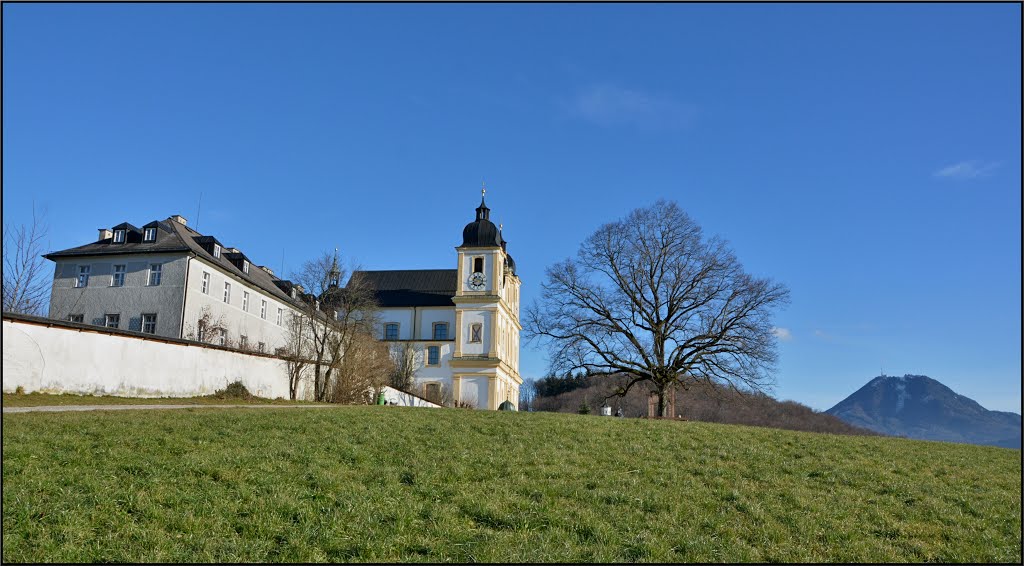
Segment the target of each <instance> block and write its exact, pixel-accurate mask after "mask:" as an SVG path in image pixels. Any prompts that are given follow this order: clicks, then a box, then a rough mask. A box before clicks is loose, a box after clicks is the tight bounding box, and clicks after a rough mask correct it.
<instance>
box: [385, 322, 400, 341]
mask: <svg viewBox="0 0 1024 566" xmlns="http://www.w3.org/2000/svg"><path fill="white" fill-rule="evenodd" d="M384 339H385V340H398V323H397V322H389V323H387V324H385V325H384Z"/></svg>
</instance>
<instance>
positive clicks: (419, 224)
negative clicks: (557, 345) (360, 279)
mask: <svg viewBox="0 0 1024 566" xmlns="http://www.w3.org/2000/svg"><path fill="white" fill-rule="evenodd" d="M1020 10H1021V8H1020V5H1019V4H983V5H972V4H928V5H907V4H902V5H887V4H818V5H811V6H804V5H799V4H772V5H755V4H731V5H698V4H668V5H663V4H644V5H624V4H614V5H545V4H526V5H482V4H474V5H457V4H433V5H410V4H389V5H350V4H326V5H324V4H304V5H285V4H270V5H265V4H255V5H253V4H248V5H238V4H234V5H223V4H222V5H202V4H141V5H128V6H125V5H117V4H92V5H63V4H39V5H31V4H5V5H4V6H3V214H4V222H5V223H7V222H14V223H17V222H21V221H24V220H25V219H26V217H27V216H28V214H29V211H30V207H31V203H32V201H33V200H34V201H35V203H36V205H37V206H40V207H45V208H46V209H47V211H48V217H49V220H50V223H51V233H50V243H49V248H50V249H63V248H67V247H71V246H75V245H80V244H83V243H86V242H87V241H90V240H91V239H93V238H95V235H96V228H99V227H102V226H112V225H114V224H117V223H120V222H122V221H129V222H132V223H135V224H136V225H140V224H142V223H145V222H148V221H150V220H154V219H160V218H166V217H167V216H169V215H171V214H182V215H184V216H186V217H187V218H188V219H189V221H190V225H193V226H194V225H195V224H196V221H197V220H198V224H199V226H198V227H199V230H200V231H201V232H204V233H209V234H213V235H216V236H217V237H218V238H220V239H221V240H222V241H224V242H225V243H226V244H227V245H234V246H236V247H238V248H240V249H242V250H243V251H245V252H246V253H247V254H248V255H249V256H250V257H252V258H253V260H254V261H256V262H258V263H262V264H266V265H269V266H270V267H272V268H274V269H275V270H279V269H280V268H281V266H282V264H283V265H284V270H285V272H286V274H287V272H288V271H290V270H293V269H296V268H297V267H298V266H299V264H301V262H302V261H304V260H306V259H309V258H311V257H312V256H315V255H317V254H318V253H319V252H322V251H326V250H332V249H333V248H334V247H335V246H337V247H338V248H340V250H341V253H342V255H343V256H345V257H346V258H347V259H349V260H354V261H357V262H358V263H359V264H361V265H362V266H363V267H364V268H367V269H426V268H448V267H454V262H455V251H454V246H456V245H458V244H459V243H460V241H461V240H460V238H461V230H462V227H463V226H464V225H465V224H466V222H469V221H470V220H472V217H473V209H474V208H475V206H476V205H477V203H478V202H479V188H480V183H481V181H482V180H486V183H487V186H488V195H487V197H488V198H487V200H488V204H489V205H490V206H491V208H492V218H494V219H497V220H499V221H501V222H503V223H504V225H505V237H506V239H507V240H508V241H509V251H510V252H511V253H512V254H513V256H514V257H515V258H516V261H517V264H518V267H519V272H520V275H521V277H522V279H523V300H524V301H525V302H529V301H532V300H533V299H534V298H535V297H536V296H537V293H538V290H539V284H540V282H541V281H542V279H543V275H544V269H545V267H546V266H548V265H550V264H552V263H554V262H556V261H558V260H560V259H562V258H564V257H566V256H569V255H571V254H573V253H575V250H576V248H577V247H578V245H579V243H580V242H581V241H582V240H583V238H584V237H585V236H586V235H588V234H590V233H591V232H592V231H593V230H594V229H596V228H597V227H598V226H599V225H600V224H602V223H604V222H608V221H611V220H615V219H617V218H619V217H621V216H623V215H624V214H625V213H626V212H627V211H628V210H630V209H632V208H636V207H639V206H647V205H650V204H651V203H653V202H654V201H655V200H657V199H658V198H668V199H674V200H676V201H677V202H678V203H679V204H680V205H681V206H682V207H683V209H684V210H686V211H687V212H688V213H689V214H690V215H691V216H692V217H693V218H694V219H695V220H696V221H697V222H698V223H700V224H701V225H702V226H703V227H704V229H705V230H706V232H708V233H711V234H718V235H721V236H722V237H724V238H726V239H728V240H729V241H730V243H731V245H732V247H733V249H734V250H735V252H736V253H737V255H738V257H739V258H740V260H741V261H742V262H743V264H744V265H745V267H746V268H747V270H748V271H750V272H752V273H754V274H757V275H762V276H769V277H772V278H774V279H776V280H779V281H781V282H783V283H785V284H786V285H788V286H789V288H790V290H791V292H792V304H791V305H790V306H789V307H788V308H787V309H786V310H784V311H781V312H780V313H779V315H778V319H777V324H778V326H779V327H780V328H781V329H784V330H782V331H781V334H782V336H781V338H782V340H781V341H780V363H779V371H778V373H777V385H776V387H775V389H774V394H775V395H776V396H777V397H779V398H784V399H794V400H797V401H800V402H802V403H805V404H807V405H810V406H811V407H814V408H816V409H827V408H829V407H830V406H831V405H833V404H834V403H836V402H838V401H840V400H841V399H843V398H844V397H846V396H847V395H848V394H850V393H852V392H853V391H854V390H856V389H857V388H859V387H860V386H861V385H863V384H864V383H866V382H867V381H868V380H869V379H870V378H872V377H873V376H876V375H878V374H879V371H880V370H884V371H885V373H887V374H890V375H894V374H895V375H902V374H904V373H916V374H925V375H928V376H930V377H933V378H935V379H938V380H940V381H942V382H943V383H945V384H946V385H948V386H950V387H952V388H953V389H954V390H956V391H957V392H959V393H962V394H964V395H967V396H969V397H971V398H973V399H975V400H977V401H978V402H980V403H981V404H982V405H984V406H985V407H987V408H990V409H997V410H1011V411H1015V412H1019V411H1020V407H1021V385H1020V384H1021V350H1020V338H1021V314H1020V313H1021V275H1020V274H1021V212H1020V210H1021V202H1020V200H1021V176H1020V171H1021V163H1020V154H1021V141H1020V140H1021V91H1020V84H1021V75H1020V69H1021V60H1020V47H1021V30H1020V20H1021V13H1020ZM200 194H201V195H202V208H201V213H199V214H198V218H197V209H198V204H199V199H200ZM546 367H547V362H546V359H545V356H544V352H543V351H542V350H541V349H540V348H538V347H531V346H530V345H527V346H525V347H524V349H523V353H522V367H521V369H522V373H523V375H524V376H525V377H538V376H540V375H542V374H543V373H544V372H545V370H546Z"/></svg>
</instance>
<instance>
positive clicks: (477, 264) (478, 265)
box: [473, 257, 484, 273]
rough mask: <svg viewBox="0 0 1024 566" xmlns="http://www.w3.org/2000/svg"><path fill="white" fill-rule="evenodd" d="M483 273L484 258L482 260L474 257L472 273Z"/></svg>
mask: <svg viewBox="0 0 1024 566" xmlns="http://www.w3.org/2000/svg"><path fill="white" fill-rule="evenodd" d="M483 272H484V258H482V257H475V258H473V273H483Z"/></svg>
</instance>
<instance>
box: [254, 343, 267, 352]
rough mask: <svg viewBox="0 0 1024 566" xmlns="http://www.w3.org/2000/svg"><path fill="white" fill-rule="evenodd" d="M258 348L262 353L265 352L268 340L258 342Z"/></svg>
mask: <svg viewBox="0 0 1024 566" xmlns="http://www.w3.org/2000/svg"><path fill="white" fill-rule="evenodd" d="M256 350H257V351H258V352H260V353H261V354H262V353H263V352H265V351H266V350H267V344H266V342H260V343H259V344H257V345H256Z"/></svg>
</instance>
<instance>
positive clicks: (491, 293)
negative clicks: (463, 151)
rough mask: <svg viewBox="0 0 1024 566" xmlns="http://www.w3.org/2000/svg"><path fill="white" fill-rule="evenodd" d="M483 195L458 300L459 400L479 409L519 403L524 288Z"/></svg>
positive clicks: (468, 232)
mask: <svg viewBox="0 0 1024 566" xmlns="http://www.w3.org/2000/svg"><path fill="white" fill-rule="evenodd" d="M486 194H487V193H486V189H482V190H481V198H480V206H478V207H477V208H476V218H475V219H474V220H473V221H472V222H470V223H469V224H467V225H466V227H465V228H463V230H462V245H460V246H458V247H457V248H455V250H456V251H457V252H458V286H457V288H456V292H455V297H453V298H452V301H453V302H454V303H455V351H454V354H453V357H452V361H451V366H452V368H453V371H454V375H453V388H454V390H455V397H456V399H458V400H460V401H464V402H468V403H473V404H474V405H475V406H476V407H477V408H479V409H492V410H493V409H497V408H498V406H499V405H500V404H501V403H502V402H504V401H511V402H512V403H513V404H515V405H518V403H519V386H520V385H521V384H522V379H521V378H520V376H519V332H520V331H521V330H522V326H521V325H520V323H519V286H520V280H519V277H518V276H517V275H516V273H515V262H514V261H513V260H512V257H511V256H510V255H509V254H508V251H507V249H506V247H507V243H506V242H505V240H504V238H502V234H501V233H502V229H501V228H500V227H498V226H495V225H494V223H493V222H491V220H490V214H491V210H490V209H489V208H488V207H487V203H486V202H485V197H486Z"/></svg>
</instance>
